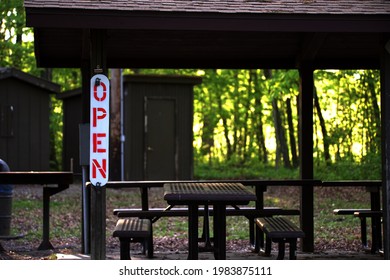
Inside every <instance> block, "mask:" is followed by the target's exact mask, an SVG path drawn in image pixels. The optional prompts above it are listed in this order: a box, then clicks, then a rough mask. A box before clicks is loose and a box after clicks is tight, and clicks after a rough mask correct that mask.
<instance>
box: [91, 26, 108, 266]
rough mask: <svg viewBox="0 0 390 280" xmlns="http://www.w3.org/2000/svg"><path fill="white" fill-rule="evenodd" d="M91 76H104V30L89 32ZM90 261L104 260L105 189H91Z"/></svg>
mask: <svg viewBox="0 0 390 280" xmlns="http://www.w3.org/2000/svg"><path fill="white" fill-rule="evenodd" d="M90 40H91V68H92V71H91V72H92V75H94V74H104V75H106V76H107V67H106V46H105V42H106V33H105V31H104V30H91V31H90ZM91 200H92V202H91V206H92V207H91V259H93V260H104V259H106V189H105V187H97V186H93V185H92V187H91Z"/></svg>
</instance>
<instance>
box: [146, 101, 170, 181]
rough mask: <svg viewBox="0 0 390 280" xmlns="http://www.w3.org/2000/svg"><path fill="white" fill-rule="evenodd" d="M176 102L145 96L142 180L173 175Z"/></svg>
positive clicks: (166, 177)
mask: <svg viewBox="0 0 390 280" xmlns="http://www.w3.org/2000/svg"><path fill="white" fill-rule="evenodd" d="M176 136H177V135H176V101H175V99H173V98H158V97H145V148H144V170H145V173H144V174H145V180H175V179H176V178H177V170H178V168H177V160H176V159H177V137H176Z"/></svg>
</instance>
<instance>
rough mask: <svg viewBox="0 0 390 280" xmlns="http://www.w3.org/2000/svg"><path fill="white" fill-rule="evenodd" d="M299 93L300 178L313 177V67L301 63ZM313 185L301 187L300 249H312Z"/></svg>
mask: <svg viewBox="0 0 390 280" xmlns="http://www.w3.org/2000/svg"><path fill="white" fill-rule="evenodd" d="M299 74H300V95H299V97H300V98H299V157H300V177H301V179H313V89H314V78H313V69H312V67H311V65H310V64H302V65H301V67H300V69H299ZM313 199H314V196H313V186H308V185H306V186H302V189H301V228H302V230H303V231H304V233H305V238H304V239H303V242H302V245H301V246H302V251H304V252H313V251H314V218H313V216H314V207H313V205H314V204H313Z"/></svg>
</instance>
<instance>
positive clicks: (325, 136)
mask: <svg viewBox="0 0 390 280" xmlns="http://www.w3.org/2000/svg"><path fill="white" fill-rule="evenodd" d="M314 106H315V108H316V111H317V115H318V119H319V121H320V126H321V132H322V138H323V142H324V159H325V163H326V165H330V163H331V158H330V153H329V146H330V143H329V135H328V132H327V130H326V125H325V120H324V116H323V115H322V111H321V106H320V102H319V101H318V95H317V90H316V88H314Z"/></svg>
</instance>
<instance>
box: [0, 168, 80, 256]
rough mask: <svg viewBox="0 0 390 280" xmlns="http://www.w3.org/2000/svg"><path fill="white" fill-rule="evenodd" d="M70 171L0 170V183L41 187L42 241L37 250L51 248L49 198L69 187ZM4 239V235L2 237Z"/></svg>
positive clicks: (71, 177) (71, 175) (71, 178)
mask: <svg viewBox="0 0 390 280" xmlns="http://www.w3.org/2000/svg"><path fill="white" fill-rule="evenodd" d="M72 183H73V173H72V172H50V171H11V172H0V184H12V185H32V186H39V187H42V188H43V214H42V220H43V226H42V242H41V244H40V245H39V247H38V250H47V249H53V248H54V247H53V245H52V244H51V243H50V198H51V196H53V195H55V194H57V193H59V192H62V191H64V190H66V189H67V188H69V185H70V184H72ZM4 239H6V237H5V238H4Z"/></svg>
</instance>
